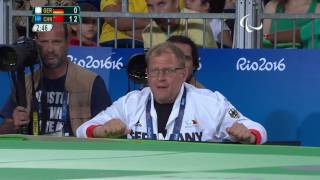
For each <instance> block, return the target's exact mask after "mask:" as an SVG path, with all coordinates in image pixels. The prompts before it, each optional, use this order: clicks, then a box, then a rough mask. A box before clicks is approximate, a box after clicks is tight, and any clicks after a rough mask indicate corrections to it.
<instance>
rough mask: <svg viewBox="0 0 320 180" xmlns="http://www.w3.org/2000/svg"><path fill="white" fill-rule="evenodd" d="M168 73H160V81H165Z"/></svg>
mask: <svg viewBox="0 0 320 180" xmlns="http://www.w3.org/2000/svg"><path fill="white" fill-rule="evenodd" d="M165 79H166V73H165V72H164V71H159V75H158V80H165Z"/></svg>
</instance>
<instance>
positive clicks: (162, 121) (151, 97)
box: [77, 42, 267, 144]
mask: <svg viewBox="0 0 320 180" xmlns="http://www.w3.org/2000/svg"><path fill="white" fill-rule="evenodd" d="M184 58H185V57H184V55H183V53H182V52H181V50H179V49H178V48H177V47H175V46H174V45H173V44H172V43H170V42H165V43H162V44H159V45H157V46H155V47H153V48H151V49H150V50H149V52H148V53H147V56H146V61H147V65H148V66H147V74H148V84H149V87H146V88H144V89H142V90H141V91H133V92H130V93H128V94H127V95H125V96H123V97H121V98H120V99H119V100H117V101H116V102H114V103H113V104H112V105H111V106H110V107H108V108H107V109H106V110H104V111H102V112H101V113H99V114H98V115H97V116H96V117H94V118H93V119H91V120H90V121H87V122H85V123H84V124H82V125H81V126H80V127H79V128H78V129H77V137H82V138H88V137H119V136H123V135H127V137H128V138H132V139H156V140H174V141H213V142H224V141H232V142H240V143H246V144H261V143H264V142H266V141H267V133H266V130H265V129H264V127H263V126H261V125H260V124H259V123H257V122H254V121H252V120H250V119H248V118H246V117H245V116H243V115H242V114H241V113H240V112H238V111H237V110H236V109H235V108H234V107H233V106H232V105H231V103H230V102H229V101H228V100H227V99H226V98H225V97H224V96H223V95H222V94H220V93H219V92H212V91H210V90H207V89H198V88H196V87H194V86H192V85H190V84H187V83H185V80H186V78H187V70H186V68H185V60H184Z"/></svg>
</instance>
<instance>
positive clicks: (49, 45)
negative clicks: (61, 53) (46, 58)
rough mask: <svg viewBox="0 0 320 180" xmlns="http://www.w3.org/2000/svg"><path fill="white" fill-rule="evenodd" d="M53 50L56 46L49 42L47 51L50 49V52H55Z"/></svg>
mask: <svg viewBox="0 0 320 180" xmlns="http://www.w3.org/2000/svg"><path fill="white" fill-rule="evenodd" d="M53 50H54V48H53V45H52V43H48V46H47V51H48V52H53Z"/></svg>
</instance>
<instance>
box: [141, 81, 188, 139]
mask: <svg viewBox="0 0 320 180" xmlns="http://www.w3.org/2000/svg"><path fill="white" fill-rule="evenodd" d="M186 100H187V89H186V87H184V90H183V94H182V97H181V101H180V109H179V114H178V117H176V119H175V120H174V127H173V131H172V134H170V140H171V141H178V140H179V135H180V130H181V125H182V119H183V115H184V109H185V107H186ZM150 111H151V95H150V94H149V96H148V101H147V108H146V121H147V138H148V139H156V135H155V134H154V133H153V124H152V117H151V113H150Z"/></svg>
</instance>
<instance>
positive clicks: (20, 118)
mask: <svg viewBox="0 0 320 180" xmlns="http://www.w3.org/2000/svg"><path fill="white" fill-rule="evenodd" d="M12 118H13V124H14V126H15V127H16V128H20V126H22V125H26V124H29V122H30V118H29V113H28V111H27V109H26V108H24V107H22V106H17V107H16V108H15V109H14V110H13V114H12Z"/></svg>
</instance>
